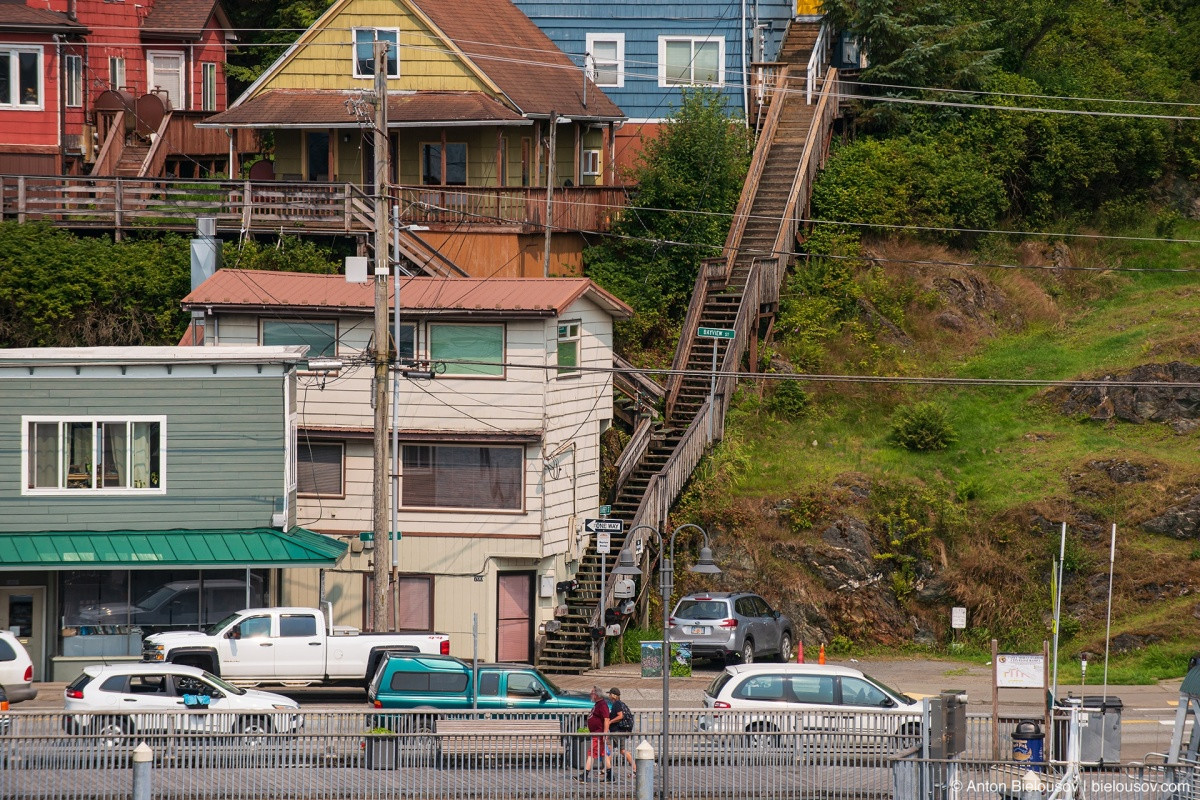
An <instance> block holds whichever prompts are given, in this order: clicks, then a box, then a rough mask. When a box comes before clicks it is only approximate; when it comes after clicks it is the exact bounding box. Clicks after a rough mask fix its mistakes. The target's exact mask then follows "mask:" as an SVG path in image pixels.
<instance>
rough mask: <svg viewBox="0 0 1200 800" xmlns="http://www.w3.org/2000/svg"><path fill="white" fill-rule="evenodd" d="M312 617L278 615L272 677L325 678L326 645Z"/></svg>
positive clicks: (296, 678)
mask: <svg viewBox="0 0 1200 800" xmlns="http://www.w3.org/2000/svg"><path fill="white" fill-rule="evenodd" d="M318 630H320V626H318V625H317V617H316V615H314V614H280V615H279V636H278V637H277V638H276V639H275V677H277V678H291V679H295V680H301V679H304V678H316V679H320V678H323V677H325V646H324V644H325V643H324V642H323V641H322V640H321V637H320V636H319V635H318V633H317V631H318Z"/></svg>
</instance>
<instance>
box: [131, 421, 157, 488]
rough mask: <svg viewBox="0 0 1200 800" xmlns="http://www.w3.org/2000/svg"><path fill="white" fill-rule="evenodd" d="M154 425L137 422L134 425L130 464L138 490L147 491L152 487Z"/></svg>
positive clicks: (134, 484)
mask: <svg viewBox="0 0 1200 800" xmlns="http://www.w3.org/2000/svg"><path fill="white" fill-rule="evenodd" d="M152 425H153V423H149V422H135V423H133V448H132V452H131V453H130V455H131V456H132V458H131V459H130V464H131V466H132V468H133V469H132V473H133V474H132V475H131V476H130V477H131V478H132V479H133V486H134V488H137V489H145V488H147V487H149V486H150V485H151V483H150V473H151V472H152V471H154V470H153V469H152V467H151V464H150V450H151V442H150V428H151V426H152Z"/></svg>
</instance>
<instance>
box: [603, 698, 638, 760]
mask: <svg viewBox="0 0 1200 800" xmlns="http://www.w3.org/2000/svg"><path fill="white" fill-rule="evenodd" d="M608 705H609V709H610V710H609V718H608V730H609V733H611V734H612V747H613V749H614V750H617V751H618V752H619V753H620V754H621V755H623V756H625V760H626V761H628V762H629V766H630V768H632V769H633V774H634V775H637V764H636V763H634V760H633V753H631V752H630V751H629V734H631V733H633V712H632V711H630V710H629V706H627V705H625V704H624V703H623V702H621V690H620V689H618V688H617V687H616V686H614V687H613V688H611V689H609V690H608Z"/></svg>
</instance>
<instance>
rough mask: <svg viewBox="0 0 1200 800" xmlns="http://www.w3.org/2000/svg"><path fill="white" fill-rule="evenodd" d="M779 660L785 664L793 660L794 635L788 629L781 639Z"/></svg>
mask: <svg viewBox="0 0 1200 800" xmlns="http://www.w3.org/2000/svg"><path fill="white" fill-rule="evenodd" d="M779 660H780V661H782V662H784V663H785V664H786V663H787V662H789V661H791V660H792V635H791V634H790V633H788V632H787V631H784V632H783V636H782V637H781V638H780V639H779Z"/></svg>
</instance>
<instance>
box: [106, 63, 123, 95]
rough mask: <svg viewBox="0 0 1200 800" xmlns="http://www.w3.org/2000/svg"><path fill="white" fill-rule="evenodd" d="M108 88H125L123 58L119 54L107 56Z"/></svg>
mask: <svg viewBox="0 0 1200 800" xmlns="http://www.w3.org/2000/svg"><path fill="white" fill-rule="evenodd" d="M108 88H110V89H124V88H125V59H124V58H121V57H120V56H109V57H108Z"/></svg>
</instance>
